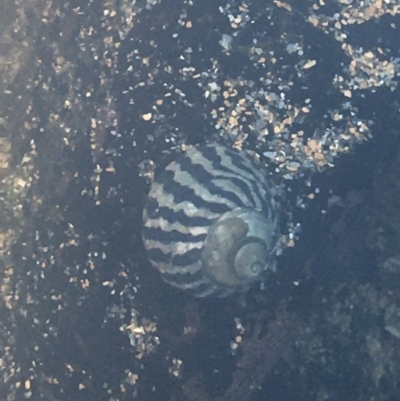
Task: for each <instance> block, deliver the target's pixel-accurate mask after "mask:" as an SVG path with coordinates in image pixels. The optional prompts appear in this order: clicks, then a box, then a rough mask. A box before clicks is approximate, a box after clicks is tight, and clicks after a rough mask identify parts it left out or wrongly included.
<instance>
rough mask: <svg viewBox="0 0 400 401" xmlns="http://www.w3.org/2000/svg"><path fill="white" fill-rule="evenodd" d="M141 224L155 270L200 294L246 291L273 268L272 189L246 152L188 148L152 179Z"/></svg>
mask: <svg viewBox="0 0 400 401" xmlns="http://www.w3.org/2000/svg"><path fill="white" fill-rule="evenodd" d="M143 221H144V228H143V240H144V244H145V247H146V250H147V254H148V257H149V260H150V262H151V263H152V265H153V266H154V267H155V268H157V269H158V270H159V271H160V272H161V273H162V277H163V280H164V281H166V282H168V283H169V284H171V285H173V286H175V287H178V288H181V289H185V290H189V291H191V292H192V293H193V294H194V295H195V296H197V297H204V296H208V295H214V296H220V297H223V296H227V295H229V294H231V293H233V292H237V291H244V290H246V289H248V288H249V287H250V285H251V284H252V283H253V282H254V281H257V280H261V279H262V276H263V273H264V272H265V270H266V269H268V268H270V269H272V270H273V269H274V266H275V258H274V255H271V251H272V249H273V248H274V246H275V242H276V237H277V230H278V211H277V205H276V201H275V191H274V189H273V186H272V185H271V184H270V182H269V180H268V179H267V178H266V177H265V174H264V173H263V170H262V167H261V165H259V164H258V163H256V162H255V161H254V160H253V159H252V157H251V156H250V155H249V154H247V153H246V152H244V151H242V152H239V151H236V150H233V149H228V148H226V147H223V146H220V145H214V146H203V147H199V148H195V147H190V148H189V149H188V150H187V151H186V152H185V153H183V154H180V155H179V156H178V157H177V158H176V160H175V161H173V162H172V163H170V164H169V165H168V166H167V167H166V169H165V170H164V171H163V173H162V174H160V176H159V177H158V178H157V180H155V181H154V183H153V185H152V187H151V190H150V193H149V196H148V201H147V204H146V206H145V209H144V212H143ZM260 258H261V260H259V259H260ZM248 262H250V264H249V263H248Z"/></svg>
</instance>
